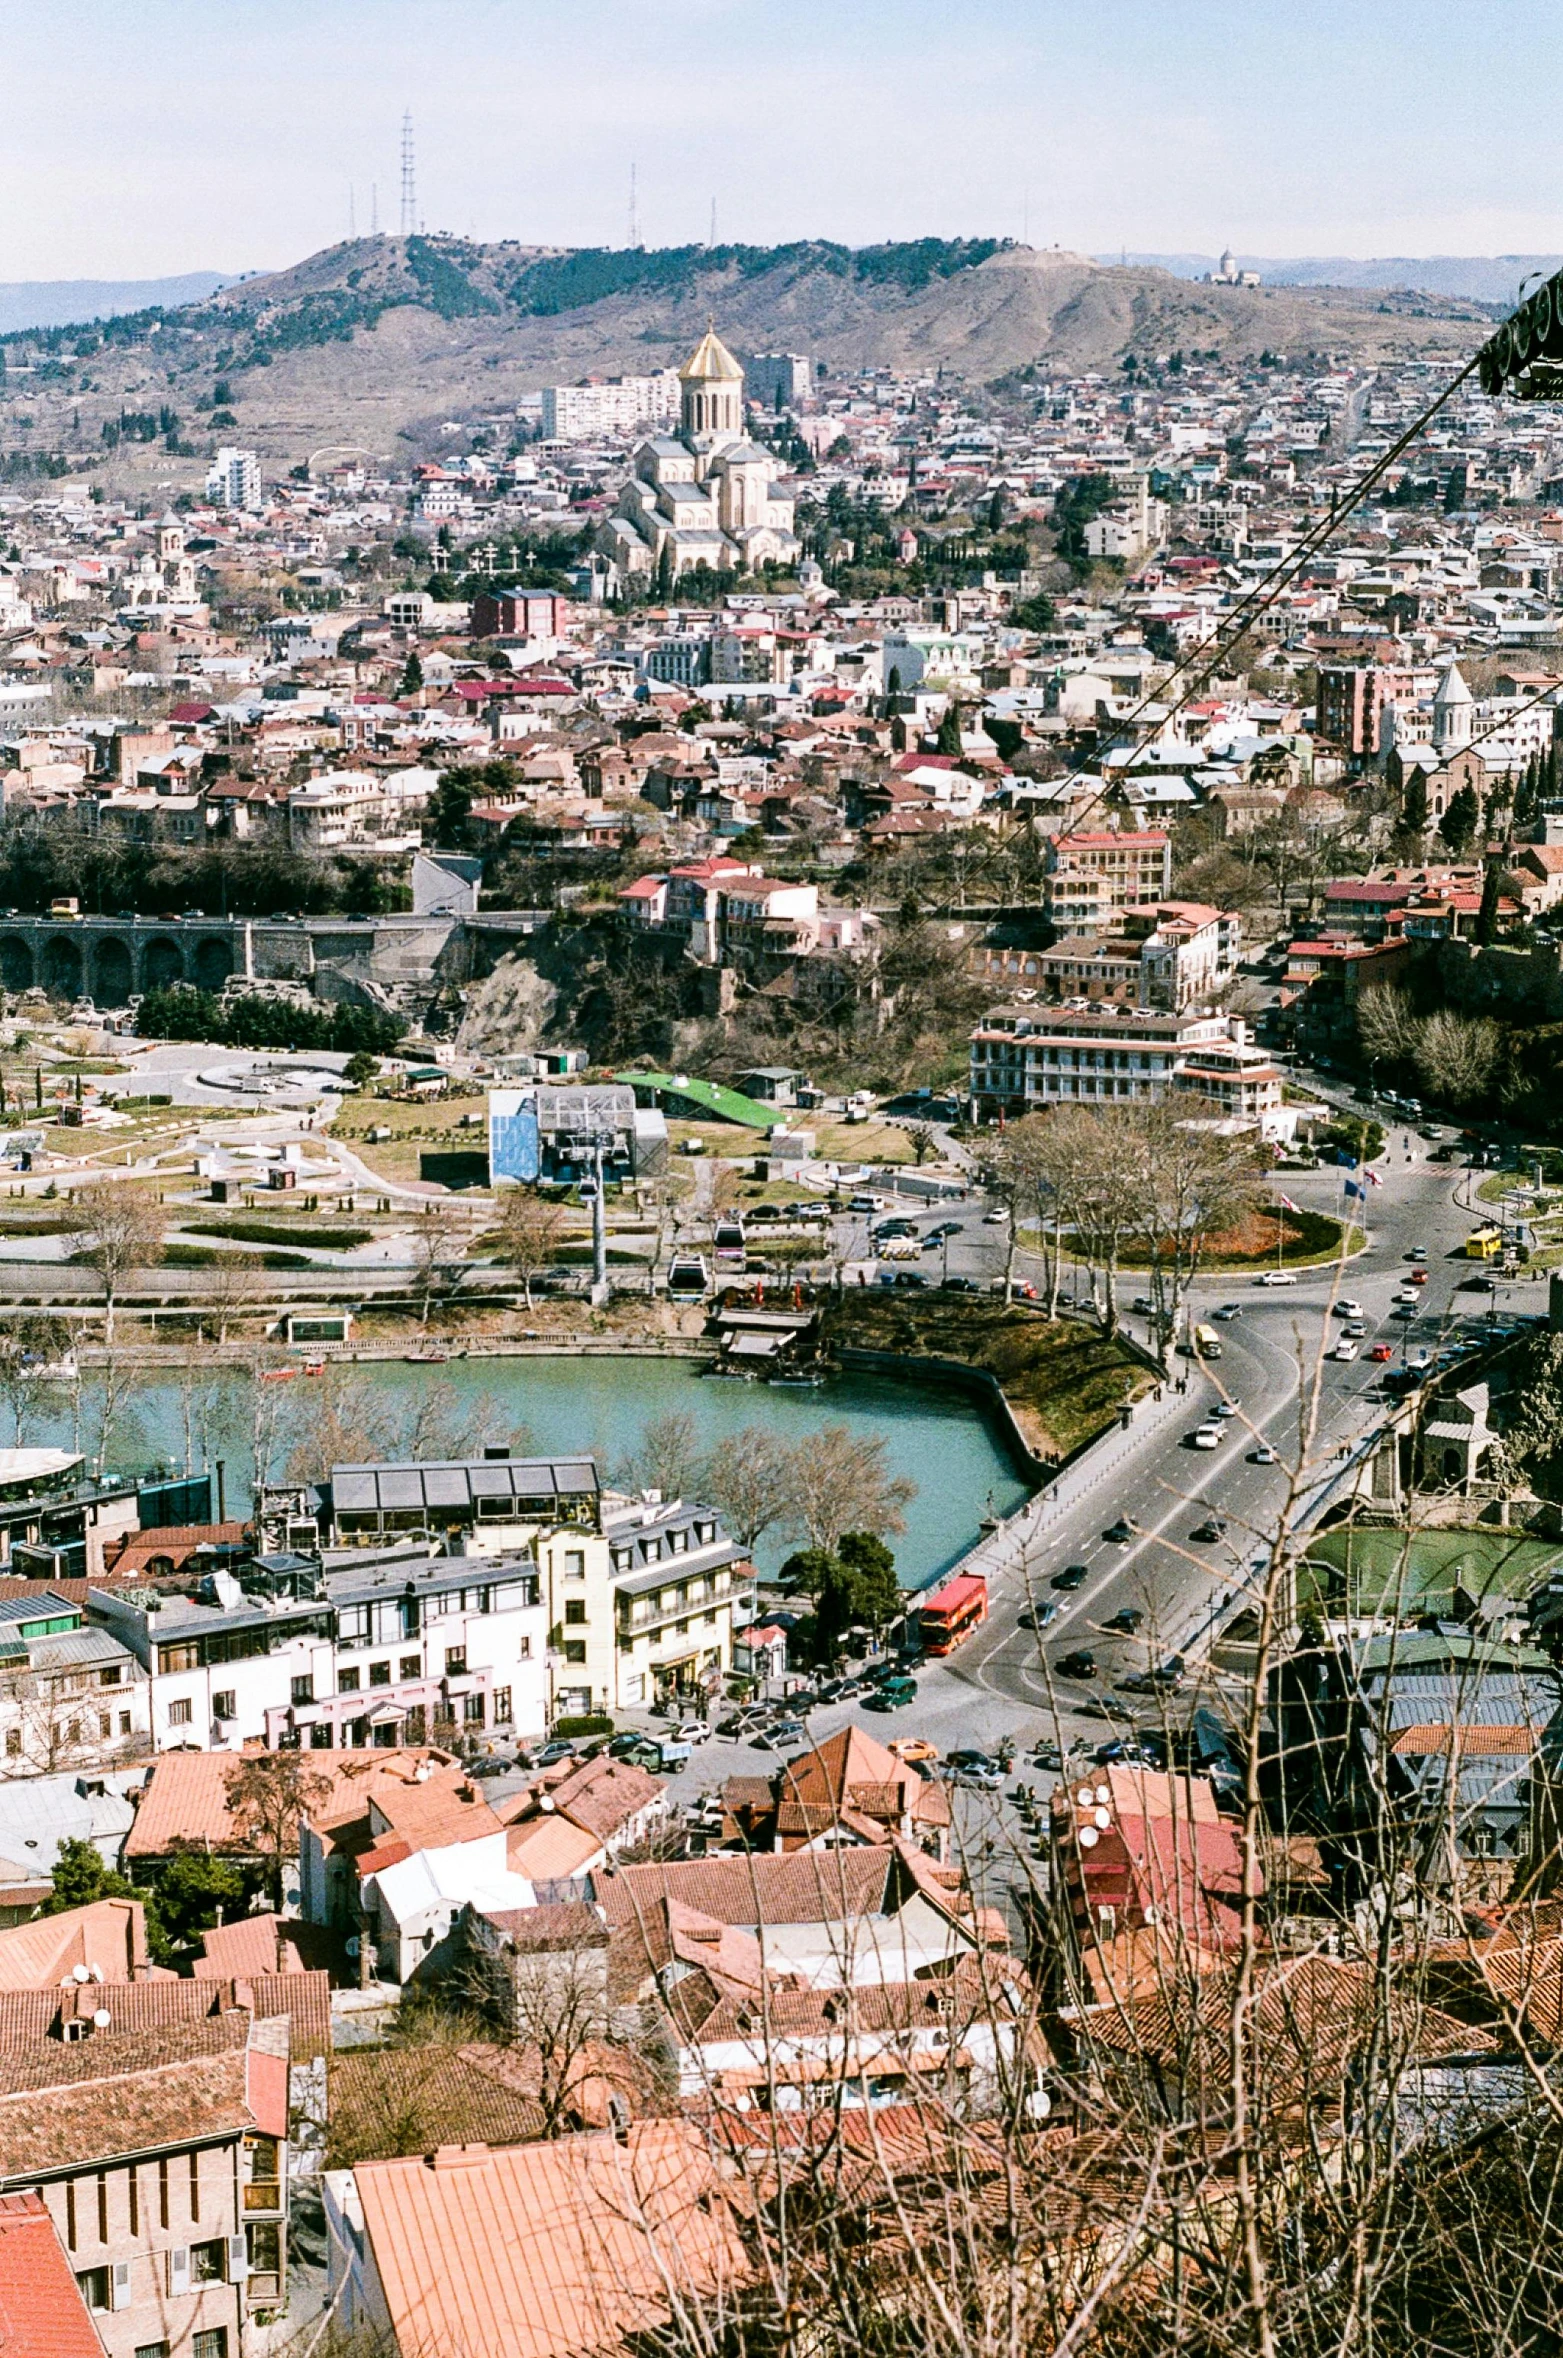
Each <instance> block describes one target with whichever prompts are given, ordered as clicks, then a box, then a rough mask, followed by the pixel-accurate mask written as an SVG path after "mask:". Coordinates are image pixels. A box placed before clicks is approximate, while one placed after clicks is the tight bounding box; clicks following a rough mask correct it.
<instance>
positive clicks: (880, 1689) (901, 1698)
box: [863, 1678, 917, 1711]
mask: <svg viewBox="0 0 1563 2358" xmlns="http://www.w3.org/2000/svg"><path fill="white" fill-rule="evenodd" d="M916 1701H917V1681H916V1679H914V1678H887V1679H885V1680H883V1681H882V1683H881V1684H880V1685H879V1686H877V1687H875V1689H874V1691H873V1693H872V1694H871V1695H865V1696H864V1697H863V1709H864V1710H865V1711H899V1710H900V1709H901V1708H902V1706H903V1704H907V1703H915V1702H916Z"/></svg>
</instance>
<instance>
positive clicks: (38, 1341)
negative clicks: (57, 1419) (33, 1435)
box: [0, 1318, 71, 1449]
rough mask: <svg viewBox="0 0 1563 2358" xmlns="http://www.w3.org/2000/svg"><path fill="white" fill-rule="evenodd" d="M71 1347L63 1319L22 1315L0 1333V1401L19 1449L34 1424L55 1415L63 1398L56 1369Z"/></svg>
mask: <svg viewBox="0 0 1563 2358" xmlns="http://www.w3.org/2000/svg"><path fill="white" fill-rule="evenodd" d="M70 1349H71V1330H70V1328H69V1327H68V1326H67V1325H66V1323H65V1321H64V1319H62V1318H22V1319H18V1320H17V1321H16V1323H15V1324H14V1325H12V1326H9V1327H8V1328H7V1329H6V1330H5V1332H4V1333H3V1334H0V1402H3V1403H4V1409H5V1413H6V1415H7V1417H8V1418H9V1420H10V1424H11V1438H12V1442H13V1444H14V1446H15V1447H16V1448H18V1449H20V1448H21V1447H22V1445H23V1443H24V1442H25V1440H26V1438H27V1435H28V1434H29V1432H31V1431H32V1430H33V1428H34V1426H35V1425H36V1424H38V1423H39V1422H40V1421H43V1420H46V1419H48V1418H50V1417H53V1416H55V1415H57V1414H58V1412H59V1410H60V1409H61V1408H62V1407H63V1406H64V1403H65V1399H66V1389H65V1383H64V1380H63V1379H62V1377H61V1376H60V1374H59V1373H58V1370H59V1368H60V1367H61V1365H62V1364H63V1363H64V1361H65V1360H66V1359H67V1357H68V1356H69V1354H70Z"/></svg>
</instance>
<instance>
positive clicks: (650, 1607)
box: [262, 1457, 754, 1742]
mask: <svg viewBox="0 0 1563 2358" xmlns="http://www.w3.org/2000/svg"><path fill="white" fill-rule="evenodd" d="M285 1495H286V1494H284V1493H280V1492H278V1493H272V1494H269V1496H270V1497H271V1498H272V1499H275V1500H278V1501H280V1500H283V1499H284V1497H285ZM267 1511H268V1509H267V1504H266V1501H264V1500H263V1505H262V1512H263V1514H264V1513H266V1512H267ZM282 1515H283V1520H284V1523H285V1527H286V1529H287V1530H288V1531H289V1533H290V1534H297V1533H298V1532H299V1531H300V1530H301V1529H303V1530H304V1531H305V1534H306V1537H307V1531H308V1529H309V1528H310V1527H309V1526H307V1525H305V1526H301V1525H300V1524H299V1522H298V1520H297V1517H296V1516H295V1514H294V1513H293V1512H292V1511H291V1510H290V1509H287V1508H285V1507H284V1508H283V1509H282ZM321 1517H322V1521H323V1522H324V1523H325V1524H326V1525H327V1526H328V1527H329V1528H330V1529H331V1531H332V1534H333V1536H334V1538H335V1540H336V1542H337V1545H338V1548H339V1549H340V1550H343V1551H345V1550H346V1549H349V1548H354V1549H363V1550H366V1551H368V1550H372V1549H374V1550H380V1551H382V1552H383V1551H384V1550H386V1549H387V1548H388V1547H392V1546H395V1545H396V1544H397V1543H398V1542H400V1543H401V1544H402V1545H404V1546H415V1545H417V1546H430V1545H434V1546H441V1547H444V1548H446V1549H448V1550H449V1551H450V1560H447V1559H445V1558H441V1557H435V1558H434V1559H433V1560H432V1562H430V1563H429V1564H428V1565H427V1566H426V1568H425V1569H424V1570H422V1571H420V1573H419V1578H420V1581H421V1580H423V1579H425V1578H428V1579H437V1578H440V1577H443V1578H445V1579H446V1580H449V1581H455V1580H461V1581H462V1582H463V1583H464V1584H465V1585H468V1586H470V1585H471V1584H473V1583H474V1582H476V1581H477V1580H478V1577H479V1574H480V1573H481V1574H482V1575H483V1577H485V1578H486V1577H488V1566H489V1563H490V1559H491V1558H494V1557H502V1558H504V1559H505V1571H506V1575H507V1577H508V1576H510V1574H511V1572H512V1570H515V1571H519V1572H520V1573H522V1574H523V1575H524V1574H530V1575H531V1576H532V1577H533V1579H534V1580H535V1582H536V1588H537V1596H538V1599H539V1603H540V1610H541V1619H542V1626H543V1627H544V1628H545V1629H546V1646H545V1648H544V1651H543V1689H542V1692H543V1699H544V1706H545V1708H546V1711H547V1715H548V1717H549V1718H550V1720H552V1719H555V1718H558V1717H560V1716H563V1715H568V1714H575V1713H582V1712H589V1711H609V1712H611V1711H616V1710H637V1709H643V1708H645V1707H646V1706H647V1705H649V1704H651V1703H653V1702H655V1701H656V1700H657V1699H658V1698H659V1697H661V1696H664V1695H670V1694H679V1695H686V1694H687V1695H689V1696H690V1697H692V1698H693V1697H695V1696H697V1695H700V1694H702V1693H705V1692H708V1691H710V1690H712V1689H714V1688H715V1687H717V1686H718V1685H719V1684H720V1681H721V1679H722V1677H723V1676H724V1675H725V1674H726V1672H728V1671H729V1670H731V1668H732V1666H733V1634H734V1632H735V1631H736V1630H739V1629H743V1628H745V1627H746V1626H747V1624H748V1623H749V1622H750V1621H751V1620H752V1619H753V1617H754V1567H753V1565H752V1564H751V1563H750V1562H749V1561H748V1559H747V1557H746V1556H745V1555H744V1553H743V1550H742V1549H741V1548H740V1547H738V1546H737V1544H736V1543H735V1542H734V1541H733V1540H731V1539H730V1538H729V1537H728V1535H727V1533H726V1531H725V1530H724V1529H723V1527H722V1523H721V1520H720V1518H719V1517H718V1515H717V1514H716V1512H715V1510H714V1508H711V1507H706V1506H702V1505H700V1504H698V1503H697V1502H695V1501H693V1500H686V1499H672V1500H664V1499H662V1498H660V1497H657V1496H656V1495H655V1494H647V1495H646V1496H645V1497H642V1498H639V1499H631V1498H623V1497H620V1496H618V1495H617V1494H615V1493H613V1492H611V1491H610V1492H606V1493H605V1492H603V1491H602V1490H601V1488H600V1486H599V1483H598V1477H597V1468H596V1466H595V1465H594V1464H593V1462H592V1460H591V1459H590V1458H589V1457H587V1458H510V1457H497V1458H482V1459H475V1460H462V1461H454V1460H453V1461H450V1462H448V1463H444V1462H442V1463H439V1464H414V1463H406V1464H399V1465H373V1466H337V1467H335V1468H333V1470H332V1475H331V1480H330V1482H329V1484H328V1485H326V1488H325V1493H324V1494H323V1496H322V1501H321ZM290 1544H297V1538H296V1537H294V1538H293V1539H291V1540H290ZM331 1562H332V1565H333V1567H334V1568H333V1569H331V1570H330V1571H328V1574H327V1579H328V1581H329V1583H330V1585H331V1586H332V1589H333V1592H334V1593H342V1594H345V1591H343V1590H342V1583H343V1582H344V1580H346V1579H347V1577H348V1574H347V1573H346V1571H344V1570H342V1569H340V1567H342V1566H344V1565H345V1564H346V1562H347V1557H346V1554H345V1552H342V1553H336V1554H334V1555H333V1557H332V1559H331ZM458 1564H464V1565H465V1567H466V1569H465V1572H464V1573H463V1572H459V1571H458V1570H457V1568H456V1567H457V1565H458ZM395 1570H396V1566H395V1565H394V1564H392V1566H391V1571H392V1573H393V1574H394V1572H395ZM393 1586H394V1582H393ZM472 1593H473V1594H477V1593H478V1591H477V1589H476V1588H474V1589H473V1592H472ZM389 1601H390V1600H389V1599H387V1600H386V1602H387V1603H388V1602H389ZM392 1635H393V1633H392V1631H391V1630H390V1628H389V1625H387V1628H386V1634H385V1638H384V1640H383V1641H380V1642H384V1643H385V1644H386V1647H387V1652H388V1653H389V1652H390V1640H391V1637H392ZM528 1659H529V1660H531V1659H533V1657H528ZM518 1692H519V1689H518ZM517 1725H518V1729H519V1720H518V1722H517ZM339 1740H340V1739H339ZM362 1740H363V1741H370V1740H374V1741H378V1740H379V1739H378V1738H374V1739H370V1738H365V1739H362ZM413 1740H414V1739H413V1738H412V1737H410V1736H409V1737H407V1738H406V1739H405V1741H407V1742H412V1741H413Z"/></svg>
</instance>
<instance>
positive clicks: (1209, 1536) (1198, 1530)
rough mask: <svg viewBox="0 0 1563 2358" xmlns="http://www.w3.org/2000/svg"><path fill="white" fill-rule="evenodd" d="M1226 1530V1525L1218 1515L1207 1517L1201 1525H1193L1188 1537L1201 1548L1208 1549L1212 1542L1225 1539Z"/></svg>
mask: <svg viewBox="0 0 1563 2358" xmlns="http://www.w3.org/2000/svg"><path fill="white" fill-rule="evenodd" d="M1226 1530H1227V1527H1226V1524H1225V1523H1224V1522H1223V1521H1222V1519H1221V1517H1220V1516H1219V1515H1207V1516H1206V1517H1205V1520H1204V1521H1203V1523H1196V1524H1195V1526H1194V1528H1193V1530H1192V1531H1191V1532H1190V1533H1189V1537H1190V1539H1193V1540H1197V1541H1198V1543H1199V1545H1200V1546H1201V1547H1208V1546H1209V1545H1210V1543H1211V1541H1212V1540H1215V1539H1225V1537H1226Z"/></svg>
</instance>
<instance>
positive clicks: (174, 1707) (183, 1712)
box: [168, 1695, 191, 1728]
mask: <svg viewBox="0 0 1563 2358" xmlns="http://www.w3.org/2000/svg"><path fill="white" fill-rule="evenodd" d="M190 1720H191V1710H190V1698H189V1696H188V1695H180V1696H177V1697H176V1698H175V1700H174V1701H173V1702H172V1703H170V1704H169V1706H168V1724H169V1726H170V1727H171V1728H187V1727H188V1726H189V1725H190Z"/></svg>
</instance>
